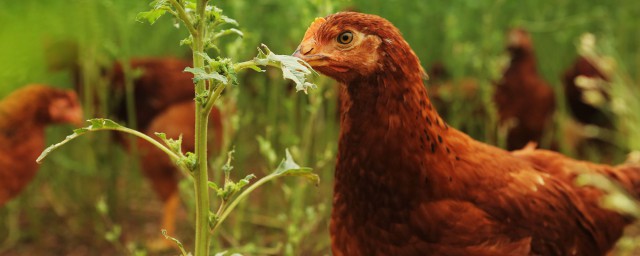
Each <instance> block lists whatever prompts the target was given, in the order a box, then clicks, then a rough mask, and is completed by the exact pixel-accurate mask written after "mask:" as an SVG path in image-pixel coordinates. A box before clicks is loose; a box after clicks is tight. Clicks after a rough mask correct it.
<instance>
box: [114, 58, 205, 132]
mask: <svg viewBox="0 0 640 256" xmlns="http://www.w3.org/2000/svg"><path fill="white" fill-rule="evenodd" d="M129 64H130V65H131V70H132V71H135V70H138V71H139V72H140V73H139V74H138V75H134V77H133V95H134V109H135V114H136V122H137V128H138V129H140V130H142V131H144V130H146V129H147V127H148V126H149V123H150V122H151V120H152V119H153V118H154V117H155V116H156V115H158V114H160V113H161V112H163V111H164V110H165V109H166V108H167V107H169V106H171V105H172V104H175V103H180V102H182V101H184V100H193V98H194V85H193V80H192V78H193V75H192V74H190V73H187V72H184V69H185V68H186V67H189V66H190V65H192V63H191V62H189V61H186V60H182V59H176V58H171V57H164V58H137V59H132V60H131V62H130V63H129ZM134 73H135V72H134ZM110 75H111V77H110V81H111V84H112V86H113V89H114V90H115V92H116V93H117V94H118V95H117V98H119V99H120V100H119V101H118V102H119V103H118V104H116V107H115V113H114V114H115V116H116V118H117V119H119V120H121V121H125V122H126V121H128V119H129V118H128V115H127V105H126V101H125V96H124V94H125V75H124V70H123V67H122V64H121V63H115V64H114V66H113V69H112V70H111V72H110Z"/></svg>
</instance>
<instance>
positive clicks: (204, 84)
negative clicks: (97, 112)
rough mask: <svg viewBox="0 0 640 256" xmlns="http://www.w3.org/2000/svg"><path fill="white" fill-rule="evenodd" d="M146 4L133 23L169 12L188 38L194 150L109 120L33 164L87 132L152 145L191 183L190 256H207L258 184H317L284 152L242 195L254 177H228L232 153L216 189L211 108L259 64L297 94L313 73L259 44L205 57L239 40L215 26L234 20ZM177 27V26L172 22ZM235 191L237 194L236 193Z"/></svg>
mask: <svg viewBox="0 0 640 256" xmlns="http://www.w3.org/2000/svg"><path fill="white" fill-rule="evenodd" d="M151 6H152V10H150V11H147V12H142V13H140V14H139V15H138V19H146V20H147V21H149V22H150V23H152V24H153V23H154V22H155V21H156V20H157V19H158V18H160V17H161V16H162V15H164V14H165V13H169V14H171V15H173V16H174V17H175V18H176V19H177V20H179V21H180V22H182V24H183V25H184V27H186V28H187V30H188V31H189V34H190V35H189V37H188V38H185V39H184V40H182V41H181V42H180V43H181V44H183V45H189V46H190V47H191V48H192V50H193V67H189V68H186V69H185V72H190V73H192V74H193V75H194V78H193V81H194V84H195V99H194V100H195V102H196V113H195V117H196V123H195V134H196V136H195V145H196V146H195V152H186V153H185V152H182V150H181V142H182V138H178V139H171V138H167V137H166V136H165V135H164V134H162V133H156V135H157V136H158V137H159V138H160V140H161V141H162V142H163V143H164V144H163V143H161V142H159V141H157V140H155V139H153V138H151V137H149V136H147V135H145V134H143V133H141V132H139V131H136V130H133V129H130V128H126V127H124V126H121V125H119V124H117V123H115V122H113V121H111V120H109V119H91V120H89V122H90V125H89V126H87V127H84V128H80V129H76V130H74V133H73V134H72V135H69V136H67V138H66V139H65V140H63V141H62V142H60V143H57V144H54V145H52V146H50V147H49V148H47V149H45V151H44V152H43V153H42V155H41V156H40V157H39V158H38V160H37V161H38V162H40V161H42V159H43V158H44V157H46V156H47V155H48V154H49V153H50V152H51V151H53V150H55V149H56V148H58V147H60V146H62V145H64V144H65V143H67V142H68V141H70V140H73V139H75V138H77V137H79V136H81V135H83V134H85V133H87V132H92V131H101V130H114V131H121V132H125V133H129V134H132V135H135V136H138V137H140V138H142V139H144V140H146V141H148V142H150V143H152V144H153V145H155V146H157V147H158V148H160V149H161V150H162V151H163V152H165V153H166V154H167V155H168V156H169V157H170V158H171V159H172V160H174V161H175V163H176V165H177V166H178V167H179V169H180V170H181V171H182V172H183V173H184V174H185V176H187V177H189V178H192V179H193V183H194V191H195V200H196V217H195V218H196V221H195V225H196V236H195V237H196V239H195V247H194V252H195V255H209V240H210V235H211V233H215V232H216V231H217V229H218V228H219V226H220V224H221V223H222V222H223V221H224V220H225V219H226V218H227V216H229V214H230V212H231V211H232V210H233V209H234V208H235V206H236V205H237V204H238V203H239V202H240V201H241V200H242V199H244V198H245V197H246V196H247V195H248V194H249V193H250V192H252V191H253V190H255V189H256V188H257V187H258V186H260V185H262V184H264V183H266V182H268V181H270V180H273V179H275V178H277V177H281V176H302V177H305V178H307V179H309V180H311V181H312V182H314V183H316V184H317V183H318V182H319V177H318V176H317V175H316V174H313V173H312V172H311V169H310V168H304V167H300V166H299V165H298V164H296V163H295V162H294V161H293V159H292V157H291V154H290V153H289V151H286V156H285V158H284V160H283V161H282V162H281V163H280V165H279V166H278V168H277V169H276V170H275V171H273V172H272V173H271V174H269V175H267V176H265V177H263V178H261V179H260V180H258V181H257V182H255V183H254V184H252V185H251V186H249V187H247V188H246V189H245V190H244V191H242V189H243V188H244V187H245V186H247V185H248V184H249V182H250V179H252V178H255V176H254V175H253V174H251V175H248V176H247V177H245V178H244V179H241V180H239V181H238V182H234V181H233V180H232V179H231V178H230V171H231V170H232V169H233V166H231V160H232V153H233V151H232V152H229V154H228V159H227V162H226V163H225V165H224V166H223V167H222V170H223V171H224V177H225V178H224V182H223V184H222V185H218V184H217V183H215V182H213V181H210V180H209V176H208V174H209V172H208V167H209V165H208V163H207V158H208V156H207V126H208V124H207V120H208V116H209V114H210V112H211V110H212V108H213V106H214V104H215V103H216V101H217V100H218V99H219V98H220V97H221V95H222V92H223V91H224V89H225V88H226V87H228V86H237V85H238V78H237V72H239V71H242V70H245V69H253V70H255V71H258V72H262V71H263V70H262V69H261V68H260V66H273V67H277V68H280V69H281V70H282V74H283V76H284V78H286V79H289V80H292V81H293V82H294V83H295V85H296V90H297V91H300V90H302V91H305V93H306V92H307V90H308V89H309V88H314V87H315V85H313V84H311V83H309V82H307V81H306V76H307V75H310V74H312V72H313V71H312V69H311V68H310V67H309V65H308V64H306V63H305V62H304V61H302V60H300V59H298V58H295V57H292V56H288V55H277V54H274V53H273V52H271V51H270V50H269V49H268V48H267V46H265V45H261V47H259V48H258V56H256V57H255V58H253V59H251V60H248V61H244V62H238V63H234V62H232V61H231V59H228V58H221V57H217V58H212V57H210V56H209V54H208V53H207V51H209V50H213V51H215V52H220V48H219V47H218V46H217V44H216V42H217V41H218V39H219V38H221V37H223V36H226V35H232V34H236V35H240V36H242V32H241V31H240V30H238V29H236V28H227V29H221V26H224V25H236V26H237V22H236V21H235V20H233V19H231V18H229V17H227V16H225V15H223V14H222V10H221V9H219V8H217V7H215V6H212V5H209V4H208V1H207V0H197V1H196V0H155V1H153V2H152V3H151ZM177 25H178V23H176V26H177ZM210 189H212V190H213V191H214V192H215V194H216V195H217V197H218V198H219V199H220V205H219V207H218V210H217V211H216V212H212V211H211V208H210V205H209V204H210V198H209V196H210V195H209V192H210ZM240 191H242V192H241V193H240ZM163 234H164V233H163ZM165 236H166V234H165ZM166 237H167V239H171V240H173V241H175V242H177V243H178V245H179V247H180V249H181V252H182V254H183V255H187V252H186V251H185V250H184V247H183V246H182V244H181V243H180V242H179V241H178V240H177V239H175V238H172V237H168V236H166Z"/></svg>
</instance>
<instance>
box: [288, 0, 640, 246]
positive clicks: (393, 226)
mask: <svg viewBox="0 0 640 256" xmlns="http://www.w3.org/2000/svg"><path fill="white" fill-rule="evenodd" d="M294 56H297V57H299V58H302V59H303V60H305V61H306V62H307V63H309V64H310V65H311V66H312V67H313V68H314V69H316V70H317V71H319V72H320V73H322V74H324V75H327V76H329V77H331V78H333V79H335V80H337V81H338V82H339V83H340V86H342V87H343V88H345V89H344V91H345V93H344V95H343V96H344V97H343V99H342V100H343V101H344V102H343V107H344V108H343V110H342V111H343V112H342V116H341V122H340V139H339V146H338V158H337V163H336V171H335V184H334V196H333V207H332V215H331V224H330V232H331V242H332V252H333V255H335V256H343V255H349V256H358V255H368V256H373V255H605V254H606V253H607V252H608V251H609V250H610V249H611V247H612V246H613V244H614V243H615V241H616V240H617V239H618V238H619V237H620V236H621V234H622V230H623V228H624V226H625V225H626V224H628V223H629V222H630V218H628V217H626V216H623V215H621V214H619V213H616V212H613V211H610V210H606V209H603V208H601V207H600V205H599V200H600V198H601V195H602V192H601V191H600V190H598V189H596V188H594V187H579V186H577V185H575V184H574V182H573V178H574V176H575V175H577V174H581V173H600V174H603V175H606V176H608V177H610V178H612V179H615V180H617V181H618V182H620V183H621V184H623V186H624V187H625V188H627V189H628V192H629V193H630V194H632V195H634V196H638V194H639V192H640V175H639V174H640V166H638V165H635V166H632V165H627V166H617V167H612V166H605V165H595V164H591V163H586V162H579V161H575V160H572V159H569V158H566V157H564V156H562V155H560V154H557V153H554V152H550V151H544V150H535V149H532V148H527V149H525V150H522V151H519V152H516V153H510V152H507V151H504V150H502V149H499V148H496V147H493V146H490V145H487V144H484V143H481V142H478V141H475V140H473V139H472V138H470V137H469V136H467V135H465V134H464V133H461V132H459V131H458V130H456V129H454V128H451V127H449V126H448V125H447V124H446V123H445V122H444V121H443V120H442V118H441V117H440V116H439V115H438V113H437V112H436V110H435V109H434V108H433V106H432V104H431V102H430V100H429V97H428V96H427V90H426V88H425V86H424V83H423V78H424V71H423V70H422V68H421V66H420V61H419V60H418V58H417V56H416V55H415V53H414V52H413V51H412V50H411V48H410V47H409V45H408V43H407V42H406V41H405V40H404V39H403V38H402V36H401V35H400V32H399V31H398V29H397V28H395V27H394V26H393V25H392V24H391V23H390V22H389V21H387V20H385V19H383V18H381V17H378V16H375V15H368V14H360V13H353V12H341V13H337V14H334V15H329V16H327V17H326V18H317V19H316V20H315V21H314V22H313V23H312V24H311V26H310V27H309V29H308V30H307V32H306V33H305V35H304V38H303V39H302V42H301V43H300V46H298V49H297V50H296V51H295V53H294ZM530 69H531V68H529V70H530ZM534 70H535V69H534ZM529 79H531V78H529ZM533 80H534V81H535V80H538V79H533ZM535 106H537V105H532V106H531V107H535ZM514 107H515V106H514Z"/></svg>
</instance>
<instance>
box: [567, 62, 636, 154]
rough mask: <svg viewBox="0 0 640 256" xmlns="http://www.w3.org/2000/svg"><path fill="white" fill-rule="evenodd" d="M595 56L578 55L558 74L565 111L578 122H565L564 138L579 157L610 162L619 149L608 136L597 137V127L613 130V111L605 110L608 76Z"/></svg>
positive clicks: (608, 97)
mask: <svg viewBox="0 0 640 256" xmlns="http://www.w3.org/2000/svg"><path fill="white" fill-rule="evenodd" d="M596 64H598V63H597V60H596V59H591V58H587V57H584V56H578V58H577V59H576V60H575V62H574V63H573V65H572V66H571V67H569V68H568V69H567V70H566V71H565V72H564V75H563V77H562V82H563V84H564V92H565V97H566V102H567V105H568V107H569V111H570V113H571V114H572V116H573V117H574V119H575V120H577V121H578V122H572V123H569V124H568V125H565V127H566V131H565V132H564V133H565V134H566V135H565V136H563V137H564V138H565V141H567V142H568V144H570V145H571V148H572V149H575V151H576V152H575V153H576V154H577V156H578V157H579V158H588V157H594V154H597V158H598V159H599V160H600V161H601V162H611V161H612V159H613V158H614V156H615V155H622V154H624V152H620V151H621V149H620V148H619V147H618V146H616V144H615V143H614V142H613V141H612V140H611V139H610V138H608V137H600V136H601V135H600V134H601V129H609V130H613V129H614V128H615V127H614V119H613V117H614V115H613V114H612V113H608V114H607V113H606V112H605V111H604V110H603V109H605V108H606V107H607V106H606V105H607V104H608V103H609V102H610V96H609V93H608V92H609V90H610V88H609V86H610V84H609V78H608V77H607V76H606V75H605V73H604V72H603V71H601V70H600V69H599V68H598V65H596Z"/></svg>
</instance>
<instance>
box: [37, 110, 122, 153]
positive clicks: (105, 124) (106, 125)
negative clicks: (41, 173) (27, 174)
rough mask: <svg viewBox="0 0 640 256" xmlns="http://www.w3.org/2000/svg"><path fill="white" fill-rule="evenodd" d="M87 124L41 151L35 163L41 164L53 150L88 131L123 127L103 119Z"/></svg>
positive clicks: (92, 120)
mask: <svg viewBox="0 0 640 256" xmlns="http://www.w3.org/2000/svg"><path fill="white" fill-rule="evenodd" d="M87 122H89V123H90V125H89V126H87V127H83V128H78V129H75V130H73V134H71V135H69V136H67V137H66V138H65V139H64V140H62V141H61V142H58V143H56V144H53V145H51V146H49V147H47V148H46V149H45V150H44V151H42V153H40V156H38V158H37V159H36V162H37V163H40V162H42V159H44V158H45V157H47V156H48V155H49V154H50V153H51V152H53V151H54V150H56V149H57V148H59V147H60V146H62V145H64V144H66V143H67V142H69V141H71V140H73V139H75V138H77V137H78V136H80V135H83V134H85V133H87V132H89V131H96V130H104V129H114V130H115V129H117V128H121V127H123V126H122V125H119V124H118V123H116V122H114V121H111V120H109V119H104V118H96V119H89V120H87Z"/></svg>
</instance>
